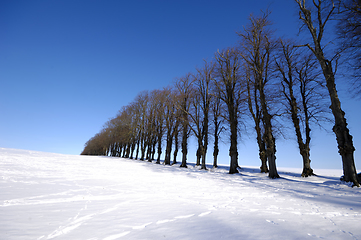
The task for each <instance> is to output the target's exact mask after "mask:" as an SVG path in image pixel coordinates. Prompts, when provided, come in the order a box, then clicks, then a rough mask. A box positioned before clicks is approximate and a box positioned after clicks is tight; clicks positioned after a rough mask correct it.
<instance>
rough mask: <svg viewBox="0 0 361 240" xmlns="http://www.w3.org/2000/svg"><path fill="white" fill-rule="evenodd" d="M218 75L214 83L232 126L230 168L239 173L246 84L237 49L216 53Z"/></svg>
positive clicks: (230, 171) (232, 171) (231, 170)
mask: <svg viewBox="0 0 361 240" xmlns="http://www.w3.org/2000/svg"><path fill="white" fill-rule="evenodd" d="M215 59H216V77H215V78H214V79H213V82H214V85H215V87H216V88H217V91H218V92H219V98H220V99H221V100H222V101H223V102H224V103H225V105H226V107H227V116H226V119H227V121H228V123H229V127H230V132H231V135H230V144H231V145H230V149H229V156H230V158H231V159H230V168H229V173H230V174H233V173H238V169H237V168H238V167H239V166H238V150H237V142H238V112H239V106H240V104H241V102H242V101H243V93H244V90H243V89H244V86H243V83H242V81H241V79H240V73H239V72H240V67H241V60H240V55H239V52H238V51H237V49H235V48H229V49H226V50H224V51H221V52H219V51H218V52H217V53H216V54H215Z"/></svg>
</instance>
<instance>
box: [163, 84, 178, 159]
mask: <svg viewBox="0 0 361 240" xmlns="http://www.w3.org/2000/svg"><path fill="white" fill-rule="evenodd" d="M175 97H176V94H175V91H174V90H173V89H171V88H169V89H168V90H167V94H166V98H165V100H166V101H165V108H164V110H165V113H164V121H165V129H166V149H165V159H164V164H165V165H170V159H171V152H172V144H173V136H174V126H175V123H176V116H175V110H176V107H175V104H176V99H175Z"/></svg>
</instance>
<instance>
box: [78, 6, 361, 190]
mask: <svg viewBox="0 0 361 240" xmlns="http://www.w3.org/2000/svg"><path fill="white" fill-rule="evenodd" d="M294 1H295V4H296V6H297V7H298V9H299V20H300V22H301V23H302V28H301V30H303V31H304V32H305V35H307V36H308V39H309V40H308V41H307V40H306V42H301V41H302V40H298V39H285V38H278V37H276V36H275V34H274V31H273V29H272V27H271V23H270V21H269V16H270V13H269V12H268V11H267V12H263V13H262V14H261V15H260V16H255V15H253V14H251V15H250V16H249V22H248V24H247V26H245V27H244V28H243V30H241V31H239V32H237V34H238V36H239V43H238V44H237V45H236V46H233V47H229V48H226V49H223V50H218V51H217V52H216V53H215V54H214V57H213V58H212V59H211V60H210V61H204V64H203V66H202V67H200V68H196V70H195V71H194V72H190V73H187V74H185V75H184V76H182V77H179V78H177V79H176V81H175V82H174V84H173V85H171V86H167V87H164V88H163V89H156V90H153V91H143V92H140V93H139V94H138V95H137V97H136V98H135V99H134V101H133V102H131V103H130V104H128V105H127V106H124V107H123V108H122V109H121V110H120V111H119V113H118V115H117V116H116V117H115V118H113V119H111V120H110V121H108V122H107V123H106V124H105V126H104V128H103V129H102V131H100V132H99V133H97V134H96V135H95V136H94V137H92V138H91V139H90V140H89V141H88V142H87V143H86V144H85V147H84V150H83V152H82V153H81V154H83V155H109V156H118V157H124V158H130V159H134V158H135V159H140V160H148V161H153V160H155V161H156V163H160V158H161V155H162V153H163V151H164V164H165V165H170V164H175V163H177V156H178V154H179V151H180V152H181V163H180V167H187V154H188V140H189V138H190V137H191V136H193V137H194V138H195V139H196V142H197V150H196V153H195V154H196V164H197V165H199V166H201V169H206V155H207V152H208V151H209V150H208V149H209V147H210V139H212V140H213V141H212V142H213V145H212V147H213V149H212V151H213V167H217V159H218V154H219V141H220V137H221V136H222V137H225V136H227V137H229V144H230V145H229V157H230V167H229V173H231V174H232V173H237V172H238V169H239V164H238V154H239V153H238V140H239V139H240V137H241V135H242V134H243V131H242V129H243V128H244V127H245V126H252V128H254V131H255V133H256V139H255V140H256V142H257V145H258V150H259V158H260V162H261V163H260V165H261V166H260V169H261V172H264V173H268V176H269V177H270V178H278V177H279V175H278V172H277V167H276V141H275V140H276V137H278V136H280V135H281V134H280V133H282V132H284V127H283V125H287V126H288V125H291V126H292V128H293V129H294V133H295V135H296V139H297V144H298V148H299V153H300V155H301V156H302V160H303V171H302V176H303V177H308V176H311V175H314V173H313V169H312V168H311V164H310V163H311V160H310V146H311V144H310V143H311V127H314V126H316V125H319V126H322V125H323V123H324V122H325V121H332V122H333V124H334V127H333V129H332V130H333V132H334V133H335V136H336V140H337V144H338V150H339V154H340V155H341V158H342V163H343V170H344V176H343V180H344V181H347V182H352V183H353V184H354V185H355V186H360V184H359V179H358V176H357V172H356V167H355V162H354V151H355V148H354V146H353V141H352V136H351V134H350V133H349V129H348V127H347V122H346V118H345V113H344V111H343V110H342V108H341V102H340V99H339V97H338V92H337V89H336V82H335V81H336V70H337V68H338V67H339V66H340V64H339V63H340V60H342V61H343V62H345V64H350V66H352V71H349V73H352V74H349V75H347V77H348V78H349V79H352V81H351V82H352V84H353V85H354V86H360V76H361V74H360V71H361V67H360V62H361V61H360V60H361V59H360V56H361V54H360V49H361V48H360V42H361V41H359V40H360V35H361V33H360V32H361V30H360V29H361V27H360V22H361V21H360V20H361V10H360V6H361V4H360V1H359V0H345V1H324V0H313V1H305V0H294ZM331 20H336V22H337V24H336V26H342V28H336V29H339V30H336V29H333V30H332V32H331V31H330V30H329V29H330V28H327V31H328V32H327V31H326V25H327V24H329V22H330V21H331ZM335 32H336V33H337V34H334V33H335ZM325 34H326V35H327V36H333V35H336V36H337V39H338V44H337V46H336V45H335V44H333V45H332V46H327V44H328V43H327V42H326V43H325V40H324V39H325V37H324V36H325ZM354 89H356V93H355V94H356V95H357V94H359V91H360V88H357V87H354Z"/></svg>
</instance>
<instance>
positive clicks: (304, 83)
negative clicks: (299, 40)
mask: <svg viewBox="0 0 361 240" xmlns="http://www.w3.org/2000/svg"><path fill="white" fill-rule="evenodd" d="M280 43H281V49H280V55H279V56H278V57H277V60H276V64H277V69H278V71H279V73H280V79H281V85H282V90H281V91H282V93H283V95H284V98H285V107H286V109H287V113H288V116H290V117H291V120H292V123H293V126H294V129H295V132H296V137H297V143H298V148H299V150H300V154H301V156H302V159H303V170H302V175H301V176H302V177H308V176H311V175H314V173H313V169H312V168H311V164H310V163H311V160H310V142H311V122H314V123H317V124H320V123H322V122H324V121H326V120H328V118H327V116H328V111H327V109H326V106H327V104H326V103H325V99H327V98H326V97H327V95H326V88H325V84H324V82H323V81H321V79H320V78H319V75H320V71H319V68H318V67H317V60H316V59H315V57H314V56H313V54H309V53H304V51H301V49H300V48H297V47H295V45H296V44H294V42H292V41H287V40H282V39H281V40H280Z"/></svg>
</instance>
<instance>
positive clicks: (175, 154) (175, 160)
mask: <svg viewBox="0 0 361 240" xmlns="http://www.w3.org/2000/svg"><path fill="white" fill-rule="evenodd" d="M178 133H179V132H178V130H177V131H176V133H175V136H174V152H173V163H172V165H174V164H177V155H178V149H179V146H178V145H179V143H178V135H179V134H178Z"/></svg>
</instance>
